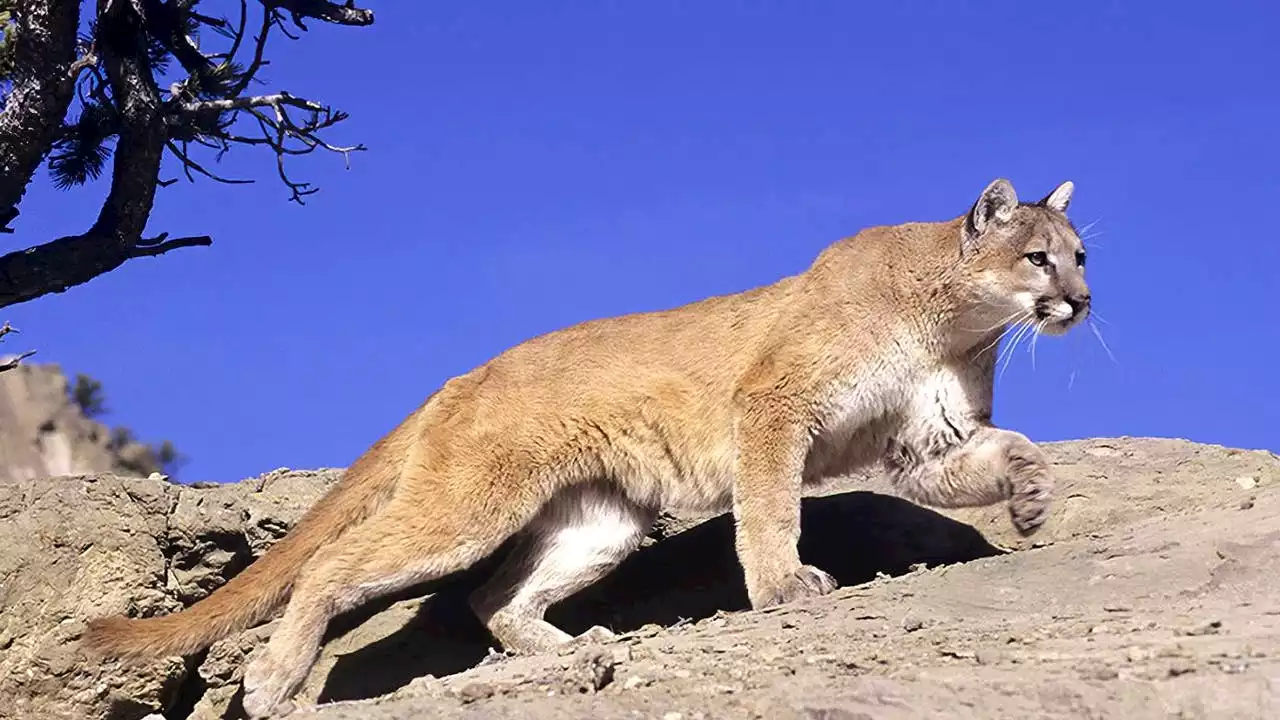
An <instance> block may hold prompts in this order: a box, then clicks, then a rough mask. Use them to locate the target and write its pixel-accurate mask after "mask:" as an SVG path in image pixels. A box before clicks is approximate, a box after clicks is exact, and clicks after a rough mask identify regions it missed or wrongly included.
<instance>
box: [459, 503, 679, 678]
mask: <svg viewBox="0 0 1280 720" xmlns="http://www.w3.org/2000/svg"><path fill="white" fill-rule="evenodd" d="M655 517H656V512H654V511H653V510H651V509H649V508H646V507H642V506H640V505H638V504H636V503H634V502H632V501H630V500H628V499H627V498H626V497H624V496H623V495H622V493H621V492H620V491H618V490H616V489H615V488H613V487H610V486H609V485H607V484H605V483H603V482H593V483H588V484H583V485H577V486H574V487H571V488H567V489H565V490H562V491H561V492H560V493H559V494H558V495H557V496H556V497H555V498H553V499H552V500H551V501H550V502H549V503H547V505H546V506H545V507H544V508H543V509H542V511H541V512H540V513H539V514H538V515H537V517H536V518H535V519H534V520H533V521H532V522H530V523H529V525H528V526H526V527H525V529H524V530H522V531H521V533H520V535H519V536H518V538H517V542H516V545H515V547H513V548H512V552H511V554H510V555H509V556H508V557H507V558H506V559H505V560H504V561H503V564H502V565H501V566H500V567H499V568H498V570H497V571H496V572H495V573H494V575H493V577H492V578H490V579H489V581H488V582H486V583H485V584H484V585H483V586H482V587H480V588H479V589H477V590H476V591H475V592H474V593H473V594H472V596H471V607H472V609H474V610H475V613H476V615H477V616H478V617H479V618H480V621H481V622H483V623H484V624H485V626H486V627H487V628H488V629H489V632H490V633H492V634H493V636H494V638H496V639H497V640H498V642H499V643H501V644H502V647H503V648H504V649H507V650H511V651H513V652H516V653H520V654H532V653H539V652H546V651H548V650H551V649H553V648H554V647H556V646H557V645H560V644H562V643H565V642H568V641H570V640H573V639H574V638H573V637H572V636H571V635H569V634H568V633H566V632H564V631H563V630H561V629H559V628H557V627H555V626H554V625H552V624H551V623H549V622H547V621H546V620H544V619H543V615H544V614H545V613H546V611H547V608H549V607H550V606H552V605H554V604H555V603H557V602H559V601H561V600H564V599H565V598H567V597H569V596H570V595H572V594H574V593H576V592H578V591H579V590H582V589H583V588H585V587H587V586H588V585H591V584H592V583H594V582H596V581H597V580H599V579H601V578H603V577H604V576H605V575H608V574H609V572H610V571H612V570H613V569H614V568H615V567H617V566H618V564H619V563H621V562H622V561H623V560H624V559H625V558H626V557H627V556H628V555H630V554H631V552H632V551H633V550H635V549H636V548H637V547H638V546H639V545H640V541H641V539H643V538H644V535H645V533H646V532H648V531H649V528H650V527H651V526H652V525H653V521H654V519H655ZM582 636H587V637H596V638H600V639H607V638H609V637H612V636H613V633H611V632H610V631H608V630H606V629H605V628H602V627H599V626H595V627H592V628H591V629H589V630H587V631H586V632H585V633H583V635H582ZM582 636H579V637H582Z"/></svg>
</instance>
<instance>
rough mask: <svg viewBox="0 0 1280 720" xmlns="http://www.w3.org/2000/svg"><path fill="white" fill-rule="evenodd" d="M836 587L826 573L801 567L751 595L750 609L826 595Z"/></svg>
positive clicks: (812, 568)
mask: <svg viewBox="0 0 1280 720" xmlns="http://www.w3.org/2000/svg"><path fill="white" fill-rule="evenodd" d="M838 587H840V584H839V583H837V582H836V579H835V578H833V577H831V576H830V575H828V574H827V573H826V572H824V571H822V570H819V569H818V568H816V567H814V566H812V565H801V566H800V567H799V568H797V569H796V570H795V572H793V573H791V574H790V575H787V576H785V577H783V578H782V580H781V581H780V582H777V583H774V584H772V585H771V586H769V587H767V588H762V589H761V590H760V591H758V592H753V593H751V607H752V608H753V609H756V610H760V609H763V608H767V607H773V606H774V605H781V604H783V603H789V602H791V601H793V600H799V599H800V598H807V597H817V596H819V595H826V594H827V593H829V592H831V591H833V590H835V589H836V588H838Z"/></svg>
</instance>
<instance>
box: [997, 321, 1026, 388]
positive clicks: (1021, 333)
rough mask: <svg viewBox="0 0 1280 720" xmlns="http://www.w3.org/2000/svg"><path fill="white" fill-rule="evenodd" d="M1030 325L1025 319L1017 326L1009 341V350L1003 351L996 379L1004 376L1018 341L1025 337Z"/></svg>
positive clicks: (998, 360) (1016, 348) (998, 359)
mask: <svg viewBox="0 0 1280 720" xmlns="http://www.w3.org/2000/svg"><path fill="white" fill-rule="evenodd" d="M1031 327H1032V324H1031V323H1029V322H1025V321H1024V322H1023V323H1021V324H1020V326H1019V327H1018V332H1017V333H1016V334H1015V335H1014V336H1013V341H1012V342H1010V343H1009V351H1008V352H1007V353H1005V358H1004V365H1002V366H1001V367H1000V372H999V374H997V375H996V379H997V380H999V379H1000V378H1003V377H1004V371H1005V370H1008V369H1009V363H1010V362H1012V361H1013V354H1014V353H1015V352H1017V350H1018V343H1020V342H1022V338H1024V337H1026V334H1027V331H1028V330H1030V329H1031ZM996 362H1000V358H999V356H997V357H996Z"/></svg>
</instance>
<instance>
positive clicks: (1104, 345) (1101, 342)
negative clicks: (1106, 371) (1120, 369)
mask: <svg viewBox="0 0 1280 720" xmlns="http://www.w3.org/2000/svg"><path fill="white" fill-rule="evenodd" d="M1089 329H1090V330H1092V331H1093V336H1094V337H1096V338H1098V344H1099V345H1101V346H1102V349H1103V350H1105V351H1106V352H1107V357H1109V358H1111V362H1113V363H1115V364H1116V365H1119V364H1120V363H1119V362H1117V361H1116V356H1115V355H1112V354H1111V348H1109V347H1107V341H1106V340H1103V339H1102V331H1101V330H1099V329H1098V326H1097V325H1095V324H1094V323H1093V321H1092V320H1090V321H1089Z"/></svg>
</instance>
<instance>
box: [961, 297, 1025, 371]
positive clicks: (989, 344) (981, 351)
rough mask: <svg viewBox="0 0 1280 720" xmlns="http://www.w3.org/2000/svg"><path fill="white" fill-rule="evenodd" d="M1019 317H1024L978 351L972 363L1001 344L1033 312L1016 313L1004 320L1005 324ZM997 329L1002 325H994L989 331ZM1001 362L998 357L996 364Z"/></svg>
mask: <svg viewBox="0 0 1280 720" xmlns="http://www.w3.org/2000/svg"><path fill="white" fill-rule="evenodd" d="M1018 315H1021V316H1022V317H1020V318H1019V319H1018V320H1017V322H1015V323H1014V324H1012V325H1009V326H1008V327H1006V328H1005V329H1004V330H1001V331H1000V334H999V335H997V336H996V339H995V340H992V341H991V342H990V343H987V346H986V347H984V348H982V349H981V350H979V351H978V352H977V353H976V354H975V355H974V356H973V360H971V361H970V362H973V361H974V360H977V359H978V358H980V357H982V354H983V353H985V352H986V351H988V350H990V349H991V348H993V347H995V346H996V345H997V344H999V342H1000V341H1001V340H1003V339H1004V338H1005V337H1007V336H1008V335H1009V331H1010V330H1013V329H1014V328H1016V327H1017V326H1018V325H1020V324H1022V322H1024V321H1025V320H1026V319H1027V318H1028V317H1030V315H1031V311H1030V310H1024V311H1019V312H1016V313H1014V314H1013V315H1011V316H1009V317H1008V318H1006V319H1005V320H1004V322H1005V323H1007V322H1009V321H1010V320H1013V318H1014V317H1016V316H1018ZM997 327H1000V325H994V326H992V327H991V328H989V329H990V330H994V329H996V328H997ZM999 361H1000V359H999V357H998V356H997V358H996V362H999Z"/></svg>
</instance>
